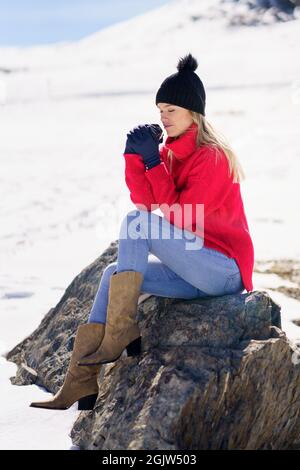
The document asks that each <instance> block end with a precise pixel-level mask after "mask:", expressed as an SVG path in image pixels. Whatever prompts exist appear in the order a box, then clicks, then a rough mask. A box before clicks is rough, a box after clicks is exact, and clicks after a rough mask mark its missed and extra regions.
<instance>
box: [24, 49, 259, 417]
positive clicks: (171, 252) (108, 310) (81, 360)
mask: <svg viewBox="0 0 300 470" xmlns="http://www.w3.org/2000/svg"><path fill="white" fill-rule="evenodd" d="M197 66H198V63H197V61H196V59H195V58H194V57H193V56H192V55H191V54H188V55H187V56H185V57H184V58H182V59H180V60H179V63H178V65H177V70H178V71H177V72H176V73H174V74H172V75H170V76H169V77H167V78H166V79H165V80H164V82H163V83H162V84H161V86H160V88H159V90H158V92H157V94H156V106H157V108H158V110H159V112H160V115H161V122H162V124H163V127H164V128H165V131H166V133H167V139H166V141H165V143H164V145H162V147H161V148H159V143H160V142H161V140H162V129H161V128H160V126H159V125H157V124H152V125H150V124H145V125H139V126H137V127H135V128H134V129H133V130H132V131H130V132H129V133H128V134H127V142H126V147H125V151H124V158H125V181H126V184H127V186H128V188H129V190H130V197H131V200H132V201H133V202H134V204H135V205H136V207H137V209H136V210H132V211H130V212H129V213H128V214H126V216H125V217H124V219H123V221H122V224H121V227H120V234H119V246H118V260H117V262H115V263H111V264H110V265H108V266H107V267H106V269H105V270H104V272H103V275H102V278H101V281H100V285H99V288H98V292H97V294H96V297H95V300H94V303H93V306H92V309H91V312H90V315H89V319H88V322H87V324H85V325H80V326H79V328H78V332H77V336H76V340H77V343H78V346H77V347H76V341H75V346H74V351H73V355H72V358H71V366H72V375H69V376H68V374H67V377H69V379H68V380H67V379H66V381H65V383H64V385H63V387H62V389H61V390H60V391H59V392H58V394H57V395H56V396H55V397H54V398H53V399H52V400H50V401H49V400H48V401H47V402H42V403H41V402H40V403H36V404H32V406H41V407H48V408H51V407H52V408H54V407H55V406H56V407H58V408H59V407H62V406H63V405H64V406H65V407H66V406H67V407H68V406H70V404H72V403H74V401H75V399H78V398H79V399H80V400H81V403H83V404H85V406H86V407H87V408H92V407H93V405H94V403H95V400H96V398H97V373H98V371H99V368H100V367H101V365H102V364H106V363H109V362H114V361H116V360H117V359H118V358H119V357H120V355H121V354H122V352H123V351H124V350H125V349H126V350H127V354H128V355H138V354H139V353H140V348H141V334H140V330H139V326H138V324H137V321H136V312H137V304H138V299H139V296H140V294H142V293H147V294H153V295H157V296H162V297H174V298H181V299H193V298H199V297H211V296H222V295H230V294H240V293H242V292H243V291H244V290H246V291H248V292H249V291H251V290H252V289H253V284H252V272H253V265H254V249H253V244H252V240H251V236H250V233H249V228H248V224H247V219H246V215H245V211H244V206H243V201H242V196H241V192H240V182H241V180H242V179H243V178H244V174H243V171H242V168H241V166H240V164H239V162H238V159H237V157H236V155H235V154H234V152H233V150H232V149H231V148H230V146H229V145H228V143H227V142H226V141H225V139H224V138H222V137H221V136H220V135H219V134H218V133H217V132H216V131H215V130H214V128H213V127H212V126H211V125H210V124H209V122H208V121H207V120H206V117H205V103H206V93H205V90H204V86H203V83H202V81H201V80H200V78H199V76H198V75H196V73H195V70H196V68H197ZM157 208H159V209H160V210H161V211H162V213H163V217H162V216H160V215H157V214H154V213H153V210H155V209H157ZM149 253H152V254H153V255H154V256H155V257H156V259H155V260H148V255H149ZM74 390H75V392H74Z"/></svg>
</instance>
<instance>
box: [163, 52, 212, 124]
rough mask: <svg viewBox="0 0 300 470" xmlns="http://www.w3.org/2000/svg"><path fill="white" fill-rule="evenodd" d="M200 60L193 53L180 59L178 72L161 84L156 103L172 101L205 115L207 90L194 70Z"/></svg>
mask: <svg viewBox="0 0 300 470" xmlns="http://www.w3.org/2000/svg"><path fill="white" fill-rule="evenodd" d="M197 67H198V62H197V60H196V59H195V57H193V56H192V55H191V54H188V55H186V56H185V57H183V58H181V59H179V62H178V64H177V70H178V72H177V73H174V74H173V75H170V76H169V77H167V78H166V79H165V80H164V81H163V82H162V84H161V86H160V88H159V90H158V92H157V94H156V99H155V103H156V104H158V103H170V104H174V105H177V106H181V107H182V108H186V109H189V110H191V111H196V112H197V113H201V114H203V116H205V100H206V95H205V90H204V86H203V83H202V81H201V80H200V78H199V77H198V75H197V74H196V73H194V71H195V70H196V69H197Z"/></svg>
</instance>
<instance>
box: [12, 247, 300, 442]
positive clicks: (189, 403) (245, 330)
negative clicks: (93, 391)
mask: <svg viewBox="0 0 300 470" xmlns="http://www.w3.org/2000/svg"><path fill="white" fill-rule="evenodd" d="M116 258H117V242H114V243H112V244H111V245H110V247H109V248H108V249H107V250H106V251H105V252H104V253H103V254H102V256H100V257H99V258H98V259H97V260H95V262H93V263H92V264H90V265H89V266H88V267H87V268H85V269H84V270H83V271H82V272H81V273H80V274H79V275H78V276H77V277H76V278H75V279H74V281H73V282H72V283H71V285H70V286H69V287H68V289H67V290H66V292H65V294H64V296H63V297H62V299H61V300H60V302H59V303H58V305H57V306H56V307H55V308H53V309H51V310H50V311H49V313H48V314H47V315H46V316H45V318H44V319H43V321H42V322H41V324H40V325H39V327H38V328H37V329H36V330H35V331H34V332H33V333H32V335H30V336H29V337H28V338H26V339H25V340H24V341H22V342H21V343H20V344H19V345H17V346H16V347H15V348H14V349H13V350H12V351H10V352H9V353H8V355H7V358H8V359H9V360H11V361H14V362H15V363H17V364H18V365H19V368H18V372H17V375H16V377H15V378H13V379H12V381H13V383H15V384H18V385H25V384H29V383H36V384H39V385H42V386H44V387H46V388H47V389H48V390H50V391H51V392H53V393H55V392H56V391H57V390H58V388H59V387H60V386H61V384H62V382H63V379H64V374H65V372H66V369H67V366H68V363H69V358H70V354H71V351H72V347H73V340H74V335H75V332H76V329H77V326H78V325H79V324H80V323H82V322H85V321H86V320H87V317H88V313H89V310H90V308H91V305H92V302H93V299H94V296H95V294H96V291H97V288H98V284H99V280H100V278H101V273H102V271H103V269H104V268H105V267H106V266H107V264H109V263H111V262H113V261H115V260H116ZM137 320H138V323H139V326H140V329H141V333H142V352H141V355H140V356H139V357H127V356H126V353H125V352H124V353H123V355H122V356H121V358H120V359H119V360H118V361H116V362H115V363H112V364H107V365H104V366H102V368H101V370H100V374H99V377H98V383H99V396H98V399H97V402H96V405H95V408H94V410H92V411H83V412H81V413H80V415H79V417H78V419H77V420H76V422H75V424H74V427H73V429H72V432H71V437H72V440H73V443H74V444H76V445H78V446H79V447H80V448H82V449H109V450H112V449H147V450H149V449H159V450H160V449H193V450H195V449H292V448H297V447H298V446H299V443H300V417H299V402H300V364H299V363H300V350H299V349H298V348H297V347H296V346H295V345H294V344H292V343H290V341H288V339H287V338H286V335H285V333H284V332H283V331H282V330H281V320H280V306H279V305H277V304H276V303H274V302H273V301H272V299H271V298H270V297H269V295H268V294H267V293H266V292H264V291H262V292H258V291H253V292H251V293H245V294H240V295H226V296H222V297H215V298H199V299H194V300H189V301H187V300H183V299H169V298H162V297H155V296H150V297H149V298H146V299H145V300H144V301H143V302H141V303H140V304H139V307H138V312H137Z"/></svg>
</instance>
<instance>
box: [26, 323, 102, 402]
mask: <svg viewBox="0 0 300 470" xmlns="http://www.w3.org/2000/svg"><path fill="white" fill-rule="evenodd" d="M104 332H105V325H104V324H102V323H85V324H83V325H80V326H79V327H78V328H77V332H76V337H75V341H74V347H73V352H72V356H71V360H70V363H69V367H68V370H67V373H66V376H65V380H64V383H63V385H62V387H61V388H60V390H59V391H58V392H57V393H56V394H55V395H54V396H53V397H52V398H50V399H49V400H46V401H41V402H33V403H31V404H30V406H32V407H34V408H47V409H52V410H66V409H68V408H69V407H70V406H71V405H73V403H75V402H76V401H78V409H79V410H90V409H93V407H94V404H95V402H96V399H97V395H98V384H97V376H98V373H99V370H100V368H101V366H99V367H78V365H77V361H78V360H79V358H80V357H82V355H84V354H89V353H91V352H93V351H95V350H97V348H98V347H99V345H100V344H101V342H102V340H103V337H104Z"/></svg>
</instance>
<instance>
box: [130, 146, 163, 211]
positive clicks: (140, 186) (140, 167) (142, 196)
mask: <svg viewBox="0 0 300 470" xmlns="http://www.w3.org/2000/svg"><path fill="white" fill-rule="evenodd" d="M124 158H125V182H126V184H127V187H128V189H129V191H130V199H131V201H132V202H133V203H134V204H135V205H136V207H137V208H138V209H141V210H147V211H149V212H152V211H154V210H155V209H157V208H158V207H159V204H156V200H155V197H154V195H153V192H152V188H151V185H150V183H149V181H148V180H147V178H146V177H145V164H144V162H143V159H142V158H141V156H140V155H138V154H129V153H124Z"/></svg>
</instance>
